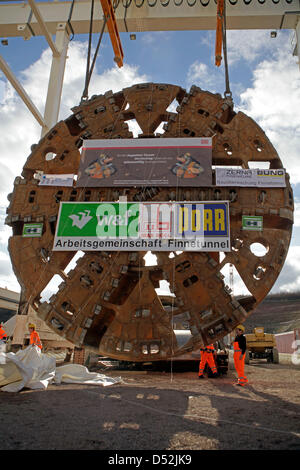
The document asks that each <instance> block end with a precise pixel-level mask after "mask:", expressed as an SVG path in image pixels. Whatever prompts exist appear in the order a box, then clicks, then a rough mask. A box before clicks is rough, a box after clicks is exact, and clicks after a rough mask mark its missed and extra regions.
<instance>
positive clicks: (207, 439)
mask: <svg viewBox="0 0 300 470" xmlns="http://www.w3.org/2000/svg"><path fill="white" fill-rule="evenodd" d="M245 372H246V374H247V376H248V378H249V385H248V386H247V387H237V386H235V385H234V384H235V381H236V380H235V379H236V373H235V371H234V370H233V369H232V366H231V367H230V370H229V371H228V373H227V375H225V376H222V377H219V378H217V379H208V378H206V379H205V380H201V381H200V380H199V379H198V376H197V372H181V373H179V372H172V373H170V372H165V373H164V372H149V371H148V372H143V371H141V372H137V371H136V372H135V371H116V370H107V371H105V372H101V373H105V375H111V376H120V377H121V378H122V382H121V383H119V384H115V385H112V386H109V387H100V386H94V385H77V384H76V385H73V384H62V385H50V386H49V387H48V389H47V390H44V391H38V390H29V389H24V390H22V391H21V392H19V393H6V392H0V406H1V420H0V434H1V436H2V439H1V440H0V448H1V450H8V449H14V450H18V449H28V450H35V449H44V450H53V449H56V450H76V449H78V450H80V449H85V450H119V451H121V450H151V451H155V450H169V451H171V450H172V451H173V450H225V449H226V450H237V449H243V450H246V449H249V450H254V449H256V450H263V449H264V450H266V449H276V450H300V366H294V365H292V364H278V365H276V364H268V363H266V362H265V361H264V360H261V361H257V362H256V363H252V364H251V365H248V366H246V368H245Z"/></svg>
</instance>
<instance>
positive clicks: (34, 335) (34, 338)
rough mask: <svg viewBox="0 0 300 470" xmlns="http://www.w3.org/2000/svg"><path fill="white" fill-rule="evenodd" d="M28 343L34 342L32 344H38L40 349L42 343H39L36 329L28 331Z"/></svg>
mask: <svg viewBox="0 0 300 470" xmlns="http://www.w3.org/2000/svg"><path fill="white" fill-rule="evenodd" d="M29 343H30V344H34V346H38V347H39V348H40V349H42V347H43V346H42V343H41V340H40V337H39V335H38V333H37V331H35V330H34V331H33V332H32V333H30V341H29Z"/></svg>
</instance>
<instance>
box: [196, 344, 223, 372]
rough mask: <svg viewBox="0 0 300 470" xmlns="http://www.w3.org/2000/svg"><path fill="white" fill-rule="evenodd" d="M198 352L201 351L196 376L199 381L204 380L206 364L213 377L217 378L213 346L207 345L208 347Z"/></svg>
mask: <svg viewBox="0 0 300 470" xmlns="http://www.w3.org/2000/svg"><path fill="white" fill-rule="evenodd" d="M200 351H201V360H200V364H199V374H198V375H199V379H203V378H204V375H203V373H204V369H205V366H206V364H208V366H209V367H210V369H211V371H212V373H213V377H217V375H218V370H217V367H216V363H215V360H214V352H215V348H214V346H213V344H209V345H208V346H206V348H200Z"/></svg>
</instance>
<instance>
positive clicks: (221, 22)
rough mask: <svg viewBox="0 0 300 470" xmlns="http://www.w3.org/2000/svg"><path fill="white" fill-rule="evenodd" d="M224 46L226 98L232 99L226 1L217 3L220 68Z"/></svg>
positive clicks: (217, 60)
mask: <svg viewBox="0 0 300 470" xmlns="http://www.w3.org/2000/svg"><path fill="white" fill-rule="evenodd" d="M222 46H223V56H224V69H225V88H226V90H225V93H224V96H225V98H229V99H231V98H232V93H231V90H230V84H229V72H228V59H227V41H226V0H218V2H217V25H216V45H215V65H216V66H217V67H220V65H221V61H222Z"/></svg>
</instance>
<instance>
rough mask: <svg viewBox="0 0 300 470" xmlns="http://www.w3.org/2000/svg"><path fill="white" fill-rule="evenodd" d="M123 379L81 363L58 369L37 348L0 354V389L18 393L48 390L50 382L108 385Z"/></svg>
mask: <svg viewBox="0 0 300 470" xmlns="http://www.w3.org/2000/svg"><path fill="white" fill-rule="evenodd" d="M118 382H121V378H120V377H115V378H112V377H107V376H105V375H103V374H98V373H96V372H89V370H88V369H87V368H86V367H84V366H81V365H79V364H66V365H64V366H60V367H56V361H55V358H53V357H49V356H47V355H46V354H43V353H42V352H41V351H40V349H39V348H38V347H37V346H34V347H32V346H28V347H27V348H25V349H22V350H20V351H18V352H17V353H16V354H14V353H4V352H0V390H1V391H3V392H19V391H20V390H22V389H23V388H24V387H26V388H30V389H33V390H36V389H42V390H45V389H46V388H47V387H48V385H49V384H50V383H54V384H57V385H59V384H61V383H77V384H88V385H102V386H109V385H113V384H115V383H118Z"/></svg>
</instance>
